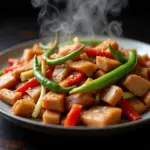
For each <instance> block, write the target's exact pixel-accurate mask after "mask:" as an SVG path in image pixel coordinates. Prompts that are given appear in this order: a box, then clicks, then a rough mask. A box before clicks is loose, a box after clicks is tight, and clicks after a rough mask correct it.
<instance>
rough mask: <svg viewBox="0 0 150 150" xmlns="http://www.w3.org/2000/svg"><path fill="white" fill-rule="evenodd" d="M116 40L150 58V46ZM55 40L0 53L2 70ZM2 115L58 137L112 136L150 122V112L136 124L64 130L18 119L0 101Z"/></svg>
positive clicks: (7, 106) (23, 44)
mask: <svg viewBox="0 0 150 150" xmlns="http://www.w3.org/2000/svg"><path fill="white" fill-rule="evenodd" d="M96 38H98V39H100V40H104V39H107V37H103V36H100V37H96ZM113 39H114V40H116V41H117V42H118V43H119V45H121V46H123V47H125V48H136V49H137V52H138V53H139V54H145V53H148V55H149V56H150V45H148V44H146V43H142V42H139V41H135V40H131V39H123V38H113ZM50 40H53V39H52V38H47V39H39V40H34V41H29V42H26V43H22V44H19V45H16V46H14V47H11V48H9V49H7V50H4V51H2V52H0V68H3V67H5V66H6V65H7V60H8V58H9V57H20V56H21V55H22V53H23V50H24V49H25V48H29V47H31V46H32V45H33V44H34V43H36V42H39V41H42V42H46V41H50ZM0 114H1V116H2V117H5V118H7V119H8V120H10V121H12V122H13V123H15V124H17V125H20V126H22V127H25V128H29V129H34V130H36V131H40V132H45V133H51V134H58V135H80V136H81V135H84V136H85V135H86V136H88V135H90V136H91V135H110V134H113V133H121V132H124V131H126V130H129V129H133V128H135V127H138V126H140V125H144V124H145V123H148V122H150V111H149V112H147V113H145V114H144V115H143V116H142V119H141V120H138V121H134V122H128V123H122V124H118V125H112V126H107V127H103V128H93V127H92V128H89V127H82V126H81V127H80V126H77V127H75V128H74V127H73V128H64V127H63V126H60V125H45V124H43V123H42V122H37V121H34V120H30V119H26V118H22V117H18V116H15V115H12V114H11V113H10V106H9V105H7V104H5V103H4V102H2V101H0Z"/></svg>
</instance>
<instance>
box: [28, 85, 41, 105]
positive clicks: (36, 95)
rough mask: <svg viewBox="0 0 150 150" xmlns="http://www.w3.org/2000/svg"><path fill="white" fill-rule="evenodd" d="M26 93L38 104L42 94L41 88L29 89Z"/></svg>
mask: <svg viewBox="0 0 150 150" xmlns="http://www.w3.org/2000/svg"><path fill="white" fill-rule="evenodd" d="M26 93H27V94H28V95H29V96H30V97H31V98H32V99H33V100H34V102H35V103H36V102H37V100H38V98H39V96H40V93H41V86H36V87H34V88H29V89H28V90H27V91H26Z"/></svg>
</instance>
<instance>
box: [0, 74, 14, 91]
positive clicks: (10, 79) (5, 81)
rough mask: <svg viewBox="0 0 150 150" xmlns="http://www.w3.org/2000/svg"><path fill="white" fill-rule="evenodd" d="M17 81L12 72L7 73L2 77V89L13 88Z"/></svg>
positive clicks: (0, 84)
mask: <svg viewBox="0 0 150 150" xmlns="http://www.w3.org/2000/svg"><path fill="white" fill-rule="evenodd" d="M15 83H16V78H15V77H14V76H13V75H12V73H10V72H9V73H6V74H4V75H2V76H1V77H0V89H3V88H11V87H12V86H14V85H15Z"/></svg>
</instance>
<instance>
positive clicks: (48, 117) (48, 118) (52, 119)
mask: <svg viewBox="0 0 150 150" xmlns="http://www.w3.org/2000/svg"><path fill="white" fill-rule="evenodd" d="M60 116H61V113H60V112H55V111H50V110H45V112H44V114H43V122H44V123H45V124H59V122H60Z"/></svg>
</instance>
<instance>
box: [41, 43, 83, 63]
mask: <svg viewBox="0 0 150 150" xmlns="http://www.w3.org/2000/svg"><path fill="white" fill-rule="evenodd" d="M83 48H84V45H83V46H82V47H81V48H79V49H78V50H76V51H74V52H72V53H70V54H68V55H66V56H64V57H60V58H57V59H49V56H50V54H51V53H52V52H53V50H54V49H49V50H47V51H46V52H45V54H44V55H43V58H44V59H45V60H46V62H47V64H49V65H59V64H62V63H64V62H66V61H67V60H69V59H71V58H73V57H74V56H76V55H78V54H79V53H80V52H81V51H82V50H83Z"/></svg>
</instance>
